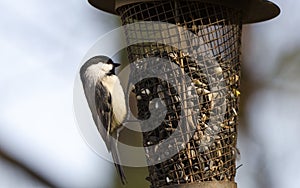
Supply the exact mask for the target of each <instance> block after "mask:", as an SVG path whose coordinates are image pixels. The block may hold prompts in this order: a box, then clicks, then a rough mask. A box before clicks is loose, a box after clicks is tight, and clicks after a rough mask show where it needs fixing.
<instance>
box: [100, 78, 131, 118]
mask: <svg viewBox="0 0 300 188" xmlns="http://www.w3.org/2000/svg"><path fill="white" fill-rule="evenodd" d="M102 84H103V85H104V87H106V88H107V90H108V91H109V92H110V94H111V98H112V108H113V112H114V115H115V118H116V120H117V121H118V122H119V123H122V122H123V121H124V119H125V116H126V103H125V96H124V91H123V88H122V86H121V84H120V81H119V78H118V77H117V76H115V75H111V76H105V77H103V78H102Z"/></svg>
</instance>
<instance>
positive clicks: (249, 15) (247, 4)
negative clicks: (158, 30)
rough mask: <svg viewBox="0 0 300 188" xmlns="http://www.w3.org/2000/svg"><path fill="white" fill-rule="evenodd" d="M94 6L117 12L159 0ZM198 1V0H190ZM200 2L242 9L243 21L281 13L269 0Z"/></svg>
mask: <svg viewBox="0 0 300 188" xmlns="http://www.w3.org/2000/svg"><path fill="white" fill-rule="evenodd" d="M88 1H89V3H90V4H92V5H93V6H94V7H96V8H98V9H100V10H103V11H106V12H109V13H112V14H117V12H116V9H117V8H119V7H121V6H123V5H127V4H131V3H138V2H150V1H157V0H88ZM190 1H197V0H190ZM198 1H200V2H210V3H217V4H221V5H224V6H227V7H231V8H235V9H239V10H242V12H243V23H244V24H248V23H256V22H261V21H266V20H269V19H272V18H274V17H276V16H278V15H279V13H280V8H279V7H278V6H277V5H275V4H274V3H272V2H270V1H267V0H198Z"/></svg>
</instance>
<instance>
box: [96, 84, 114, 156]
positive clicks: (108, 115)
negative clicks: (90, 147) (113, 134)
mask: <svg viewBox="0 0 300 188" xmlns="http://www.w3.org/2000/svg"><path fill="white" fill-rule="evenodd" d="M95 103H96V110H97V114H98V117H99V119H100V122H97V123H96V124H97V128H98V131H99V132H100V134H101V136H102V138H103V140H104V142H105V144H106V147H107V149H108V150H109V151H110V146H111V144H110V140H111V139H110V136H109V133H110V129H111V121H112V114H113V112H112V105H111V95H110V93H109V92H108V91H107V89H106V88H105V86H103V84H102V83H101V82H100V81H98V82H97V84H96V88H95ZM101 124H102V125H101ZM103 128H104V129H105V130H104V131H103Z"/></svg>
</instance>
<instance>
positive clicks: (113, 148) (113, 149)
mask: <svg viewBox="0 0 300 188" xmlns="http://www.w3.org/2000/svg"><path fill="white" fill-rule="evenodd" d="M110 144H111V145H110V149H111V154H112V158H113V160H114V163H115V167H116V169H117V172H118V174H119V176H120V178H121V181H122V184H123V185H125V184H126V183H127V180H126V176H125V172H124V169H123V167H122V166H121V165H120V158H119V152H118V148H117V143H116V142H114V141H112V140H111V142H110Z"/></svg>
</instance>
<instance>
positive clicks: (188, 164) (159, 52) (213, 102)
mask: <svg viewBox="0 0 300 188" xmlns="http://www.w3.org/2000/svg"><path fill="white" fill-rule="evenodd" d="M117 11H118V13H119V14H120V15H121V18H122V22H123V25H127V24H132V23H138V22H140V21H147V22H148V21H160V22H163V23H169V24H172V25H176V26H178V28H177V30H181V31H179V32H176V31H175V30H174V27H167V26H166V27H165V26H161V27H156V25H155V24H154V25H152V26H151V27H147V28H143V27H141V26H140V25H136V26H135V27H129V28H127V29H126V30H125V32H126V37H127V42H129V43H130V44H132V45H130V46H129V47H128V57H129V60H130V62H136V61H139V62H143V61H146V63H144V64H139V65H136V64H134V63H133V64H132V71H133V72H134V74H133V75H131V77H135V79H136V78H142V77H143V78H144V77H145V75H147V74H148V73H147V72H149V66H147V65H149V64H152V65H154V66H152V67H151V69H152V70H151V71H153V72H156V71H163V73H164V75H165V77H170V79H169V80H168V81H166V80H163V79H161V78H157V77H149V78H144V79H142V80H140V81H139V82H137V83H135V85H134V89H133V90H132V92H134V93H135V95H136V97H137V101H138V102H137V107H138V118H139V119H147V118H149V117H150V116H151V115H153V114H154V113H152V114H151V112H152V111H151V110H153V109H155V111H156V112H155V116H157V119H162V121H161V122H155V121H154V122H151V123H150V124H148V125H146V129H145V126H144V125H143V127H144V130H143V140H144V141H143V144H144V147H145V148H146V149H145V152H146V158H147V161H148V163H149V167H148V169H149V174H150V176H149V177H148V178H147V179H148V180H149V181H150V182H151V187H163V186H172V185H175V184H187V183H195V182H204V181H234V177H235V173H236V164H235V161H236V155H237V149H236V141H237V130H236V126H237V122H238V114H237V112H238V105H239V95H240V92H239V86H240V59H239V56H240V44H241V42H240V39H241V29H242V27H241V13H240V12H239V11H237V10H234V9H230V8H227V7H224V6H221V5H216V4H211V3H203V2H198V1H195V2H191V1H189V2H186V1H157V2H146V3H145V2H143V3H134V4H129V5H125V6H122V7H120V8H118V10H117ZM149 28H150V29H149ZM182 31H187V32H189V33H192V35H189V36H188V37H186V35H185V36H183V34H182V33H183V32H182ZM153 32H155V37H156V39H157V38H158V40H157V41H158V42H153V41H152V42H134V41H141V40H142V39H145V38H147V37H149V36H150V35H152V34H153ZM195 40H196V42H195ZM178 43H180V45H178ZM159 59H163V60H164V61H167V62H169V63H170V64H172V65H175V67H174V66H171V67H168V68H165V67H163V66H162V63H161V62H160V61H159ZM162 69H163V70H162ZM183 77H188V78H189V79H187V80H185V79H179V81H178V79H177V78H183ZM155 99H160V100H161V101H162V102H159V101H157V100H155ZM161 103H164V104H161ZM161 106H165V108H162V107H161ZM160 116H162V117H160ZM151 124H152V125H151ZM156 124H158V125H156ZM179 124H182V125H183V126H180V125H179ZM179 126H180V131H179V134H176V135H175V136H173V138H172V141H171V142H170V144H169V146H167V147H166V149H165V150H163V151H158V150H157V148H155V147H153V148H150V149H149V146H155V145H157V144H159V143H161V142H163V141H164V140H165V139H168V138H169V137H170V136H171V135H172V134H175V132H176V129H177V128H178V127H179ZM149 127H154V128H153V129H151V130H150V129H149ZM173 150H174V151H175V152H174V154H172V155H171V157H170V158H168V159H166V160H162V161H160V159H161V158H162V156H163V155H166V153H169V152H171V151H173ZM157 161H159V162H158V163H157ZM155 162H156V163H155Z"/></svg>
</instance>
